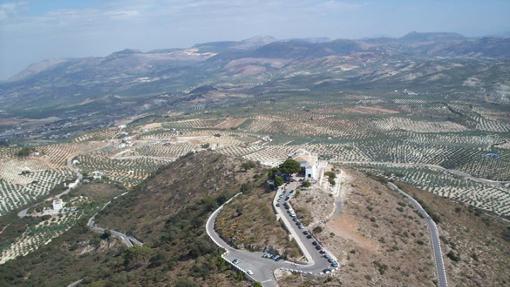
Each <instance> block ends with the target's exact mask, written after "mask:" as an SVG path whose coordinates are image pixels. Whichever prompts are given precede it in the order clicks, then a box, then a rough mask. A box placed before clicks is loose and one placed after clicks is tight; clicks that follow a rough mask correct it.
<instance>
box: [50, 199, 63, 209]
mask: <svg viewBox="0 0 510 287" xmlns="http://www.w3.org/2000/svg"><path fill="white" fill-rule="evenodd" d="M52 205H53V210H55V211H59V210H61V209H62V208H64V201H62V199H60V198H55V199H54V200H53V203H52Z"/></svg>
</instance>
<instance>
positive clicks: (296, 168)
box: [278, 158, 301, 174]
mask: <svg viewBox="0 0 510 287" xmlns="http://www.w3.org/2000/svg"><path fill="white" fill-rule="evenodd" d="M278 169H279V171H280V172H282V173H289V174H290V173H298V172H300V171H301V166H300V165H299V162H297V161H295V160H293V159H291V158H289V159H287V160H286V161H284V162H283V163H282V164H281V165H280V166H279V167H278Z"/></svg>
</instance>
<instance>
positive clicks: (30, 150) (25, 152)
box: [16, 147, 32, 157]
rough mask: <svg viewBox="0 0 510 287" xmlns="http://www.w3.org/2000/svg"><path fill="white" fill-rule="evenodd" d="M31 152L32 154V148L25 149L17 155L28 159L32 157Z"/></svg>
mask: <svg viewBox="0 0 510 287" xmlns="http://www.w3.org/2000/svg"><path fill="white" fill-rule="evenodd" d="M31 152H32V148H30V147H23V148H21V149H20V150H19V151H18V152H17V153H16V155H17V156H19V157H27V156H29V155H30V153H31Z"/></svg>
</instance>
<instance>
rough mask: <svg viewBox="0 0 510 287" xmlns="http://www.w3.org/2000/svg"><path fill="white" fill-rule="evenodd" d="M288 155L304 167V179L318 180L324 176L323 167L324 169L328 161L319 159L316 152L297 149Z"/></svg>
mask: <svg viewBox="0 0 510 287" xmlns="http://www.w3.org/2000/svg"><path fill="white" fill-rule="evenodd" d="M289 156H290V157H291V158H293V159H294V160H295V161H297V162H299V165H300V166H301V167H302V168H304V170H305V180H311V179H312V180H316V181H319V180H321V179H322V177H323V176H324V169H326V166H327V165H328V162H327V161H325V160H319V157H318V156H317V155H316V154H312V153H311V152H309V151H307V150H304V149H298V150H297V151H296V152H294V153H292V154H290V155H289Z"/></svg>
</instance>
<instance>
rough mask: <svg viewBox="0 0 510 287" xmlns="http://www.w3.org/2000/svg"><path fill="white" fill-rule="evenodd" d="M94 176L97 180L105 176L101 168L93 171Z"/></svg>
mask: <svg viewBox="0 0 510 287" xmlns="http://www.w3.org/2000/svg"><path fill="white" fill-rule="evenodd" d="M92 178H94V179H95V180H101V179H102V178H103V172H102V171H99V170H95V171H93V172H92Z"/></svg>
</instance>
